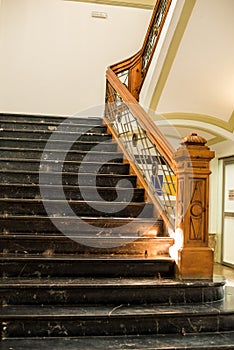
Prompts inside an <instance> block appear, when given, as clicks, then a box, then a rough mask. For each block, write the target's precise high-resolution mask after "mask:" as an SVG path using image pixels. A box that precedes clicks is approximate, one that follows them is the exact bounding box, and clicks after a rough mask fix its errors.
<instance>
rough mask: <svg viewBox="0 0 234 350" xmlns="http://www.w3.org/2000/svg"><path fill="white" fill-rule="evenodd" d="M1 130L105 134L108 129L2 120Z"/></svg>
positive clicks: (47, 122)
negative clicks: (77, 131)
mask: <svg viewBox="0 0 234 350" xmlns="http://www.w3.org/2000/svg"><path fill="white" fill-rule="evenodd" d="M0 128H2V129H5V128H8V129H9V128H11V129H14V128H15V129H22V130H26V129H33V130H49V131H52V132H54V131H56V130H59V131H64V130H66V131H76V130H77V129H78V128H79V131H84V132H101V133H102V132H104V133H106V130H107V127H106V126H104V125H100V124H98V123H97V124H94V123H93V124H82V123H61V124H60V123H58V122H53V121H45V122H42V121H30V120H25V121H23V120H19V121H18V120H4V119H3V120H2V119H1V118H0Z"/></svg>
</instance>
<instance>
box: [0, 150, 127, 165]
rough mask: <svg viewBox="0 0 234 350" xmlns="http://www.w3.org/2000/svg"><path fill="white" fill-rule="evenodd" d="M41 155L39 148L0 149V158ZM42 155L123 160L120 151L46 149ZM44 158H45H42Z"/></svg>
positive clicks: (119, 161)
mask: <svg viewBox="0 0 234 350" xmlns="http://www.w3.org/2000/svg"><path fill="white" fill-rule="evenodd" d="M41 157H42V151H41V150H20V149H16V148H14V149H12V150H10V149H0V158H7V159H12V158H13V159H15V158H20V159H41ZM44 157H46V159H50V160H55V161H56V160H58V161H59V160H63V159H64V158H65V159H66V160H67V161H77V162H80V161H82V160H83V159H84V158H85V160H86V162H104V163H107V162H115V163H116V162H117V163H122V161H123V155H122V154H121V153H117V152H113V153H112V152H107V153H105V154H103V153H100V152H99V153H93V152H88V153H86V152H85V151H83V152H82V151H74V150H73V151H69V152H63V151H55V150H54V151H47V152H46V155H45V154H44ZM43 159H45V158H43Z"/></svg>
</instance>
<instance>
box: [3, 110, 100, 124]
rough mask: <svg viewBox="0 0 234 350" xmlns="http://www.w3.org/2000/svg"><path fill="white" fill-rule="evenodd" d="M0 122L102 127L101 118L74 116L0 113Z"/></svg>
mask: <svg viewBox="0 0 234 350" xmlns="http://www.w3.org/2000/svg"><path fill="white" fill-rule="evenodd" d="M0 120H1V121H4V120H5V121H7V122H10V121H17V122H19V121H21V122H25V121H30V122H36V123H50V122H51V123H57V124H60V123H72V124H75V123H76V124H90V125H102V124H103V120H102V118H95V117H84V118H82V117H76V116H68V117H66V116H65V117H60V116H50V115H48V116H47V115H28V114H26V115H23V114H3V113H0Z"/></svg>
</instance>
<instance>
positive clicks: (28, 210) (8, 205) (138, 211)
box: [0, 199, 153, 218]
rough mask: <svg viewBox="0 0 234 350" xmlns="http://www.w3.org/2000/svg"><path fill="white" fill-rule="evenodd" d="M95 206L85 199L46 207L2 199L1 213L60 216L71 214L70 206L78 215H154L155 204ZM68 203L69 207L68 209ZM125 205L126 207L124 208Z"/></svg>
mask: <svg viewBox="0 0 234 350" xmlns="http://www.w3.org/2000/svg"><path fill="white" fill-rule="evenodd" d="M92 204H93V206H94V208H93V207H92V206H90V205H89V204H88V203H86V202H85V201H82V202H80V203H74V202H70V203H69V204H68V202H67V201H64V202H62V203H61V202H53V203H51V202H50V201H48V202H46V209H45V207H44V204H43V202H41V201H40V202H39V201H38V202H33V201H28V200H24V201H19V202H18V201H16V202H11V201H8V200H5V199H3V200H0V208H1V209H0V214H9V215H46V214H47V212H48V211H49V213H54V214H55V215H58V216H69V214H70V208H71V209H72V210H73V211H74V213H75V214H76V215H77V216H92V217H93V216H105V217H130V218H134V217H138V216H140V215H141V217H143V218H152V217H153V206H152V205H151V204H140V203H139V204H135V205H132V204H129V205H128V204H127V203H126V204H124V203H120V204H118V203H111V202H104V201H103V204H102V203H99V202H93V203H92ZM67 205H68V206H69V208H68V209H67ZM123 205H124V208H123Z"/></svg>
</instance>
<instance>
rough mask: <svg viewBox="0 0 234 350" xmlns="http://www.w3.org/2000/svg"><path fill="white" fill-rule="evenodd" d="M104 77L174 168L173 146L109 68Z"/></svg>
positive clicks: (174, 168)
mask: <svg viewBox="0 0 234 350" xmlns="http://www.w3.org/2000/svg"><path fill="white" fill-rule="evenodd" d="M106 78H107V80H108V82H109V83H110V84H111V86H112V87H113V88H114V89H115V91H116V92H117V93H118V94H119V95H120V96H121V97H122V98H123V101H124V102H125V103H126V104H127V105H128V108H129V109H130V111H131V112H132V114H133V115H134V116H135V118H136V119H137V120H138V122H139V123H140V125H141V126H142V128H143V129H144V130H145V131H146V133H147V135H148V136H149V138H150V139H151V140H152V141H153V142H154V143H155V144H156V145H157V148H158V149H159V151H160V153H161V154H162V156H163V157H164V158H165V159H166V160H167V162H168V163H169V164H170V166H171V168H172V169H173V170H176V167H175V162H174V160H173V155H174V153H175V149H174V148H173V146H172V145H171V144H170V143H169V142H168V140H167V139H166V137H165V136H164V135H163V133H162V132H161V131H160V130H159V128H158V127H157V126H156V125H155V123H154V122H153V120H152V119H151V118H150V117H149V115H148V114H147V113H146V112H145V110H144V109H143V108H142V107H141V106H140V104H139V103H138V102H137V100H136V99H135V98H134V96H133V95H132V94H131V93H130V92H129V90H128V89H127V88H126V86H125V85H124V84H123V83H121V81H120V80H119V79H118V77H117V75H116V74H115V73H114V72H113V71H112V69H111V68H108V69H107V72H106Z"/></svg>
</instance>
